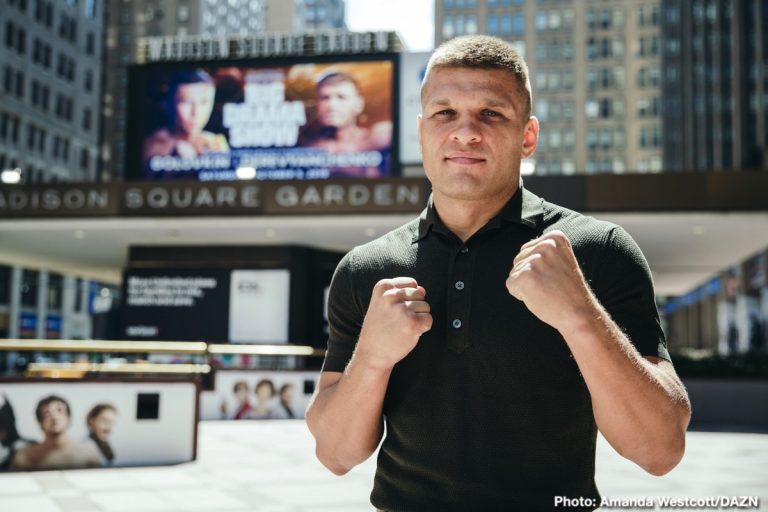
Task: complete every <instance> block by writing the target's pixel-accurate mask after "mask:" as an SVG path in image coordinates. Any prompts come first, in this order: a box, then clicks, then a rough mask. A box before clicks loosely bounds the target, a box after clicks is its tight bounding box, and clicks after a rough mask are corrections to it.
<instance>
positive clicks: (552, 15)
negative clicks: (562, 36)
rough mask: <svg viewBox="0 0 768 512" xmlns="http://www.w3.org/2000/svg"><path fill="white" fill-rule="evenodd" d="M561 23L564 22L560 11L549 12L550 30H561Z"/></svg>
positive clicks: (548, 23)
mask: <svg viewBox="0 0 768 512" xmlns="http://www.w3.org/2000/svg"><path fill="white" fill-rule="evenodd" d="M561 21H562V18H561V17H560V11H557V10H552V11H549V18H548V20H547V26H548V27H549V28H550V30H556V29H558V28H560V25H561Z"/></svg>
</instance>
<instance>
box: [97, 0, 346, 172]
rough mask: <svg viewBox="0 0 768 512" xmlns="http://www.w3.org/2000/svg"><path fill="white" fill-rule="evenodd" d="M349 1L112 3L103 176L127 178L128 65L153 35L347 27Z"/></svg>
mask: <svg viewBox="0 0 768 512" xmlns="http://www.w3.org/2000/svg"><path fill="white" fill-rule="evenodd" d="M344 27H345V24H344V2H343V0H295V1H292V2H285V1H283V0H229V1H227V2H222V1H218V0H162V1H155V0H151V1H150V0H135V1H132V2H127V1H125V0H110V1H109V12H108V21H107V36H106V48H107V68H108V69H109V70H110V73H108V75H107V77H106V90H105V94H104V102H103V123H104V134H105V137H104V144H103V147H102V151H101V158H102V178H103V179H104V180H110V179H122V178H123V177H124V176H125V128H126V100H127V98H126V91H127V87H128V73H127V67H128V65H129V64H130V63H132V62H134V61H135V52H136V42H137V40H138V39H139V38H142V37H152V36H185V35H205V36H212V37H215V36H227V35H247V34H257V33H265V32H305V31H312V30H334V29H343V28H344Z"/></svg>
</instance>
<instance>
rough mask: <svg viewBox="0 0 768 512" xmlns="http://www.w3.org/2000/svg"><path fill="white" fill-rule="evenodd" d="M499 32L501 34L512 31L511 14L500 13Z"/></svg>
mask: <svg viewBox="0 0 768 512" xmlns="http://www.w3.org/2000/svg"><path fill="white" fill-rule="evenodd" d="M501 33H502V34H511V33H512V15H511V14H502V15H501Z"/></svg>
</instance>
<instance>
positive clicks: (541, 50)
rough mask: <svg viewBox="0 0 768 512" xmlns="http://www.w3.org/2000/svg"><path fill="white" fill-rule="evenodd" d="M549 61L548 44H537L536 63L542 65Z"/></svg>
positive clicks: (538, 42) (543, 42)
mask: <svg viewBox="0 0 768 512" xmlns="http://www.w3.org/2000/svg"><path fill="white" fill-rule="evenodd" d="M546 61H547V42H546V41H537V42H536V62H537V63H539V64H542V63H544V62H546Z"/></svg>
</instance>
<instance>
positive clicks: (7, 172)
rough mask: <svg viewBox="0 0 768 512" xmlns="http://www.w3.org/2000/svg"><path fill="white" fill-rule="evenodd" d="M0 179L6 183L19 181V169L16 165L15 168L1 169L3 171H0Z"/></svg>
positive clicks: (11, 183)
mask: <svg viewBox="0 0 768 512" xmlns="http://www.w3.org/2000/svg"><path fill="white" fill-rule="evenodd" d="M0 181H2V182H3V183H5V184H7V185H15V184H16V183H19V182H21V169H19V168H18V167H17V168H16V169H3V172H2V173H0Z"/></svg>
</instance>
